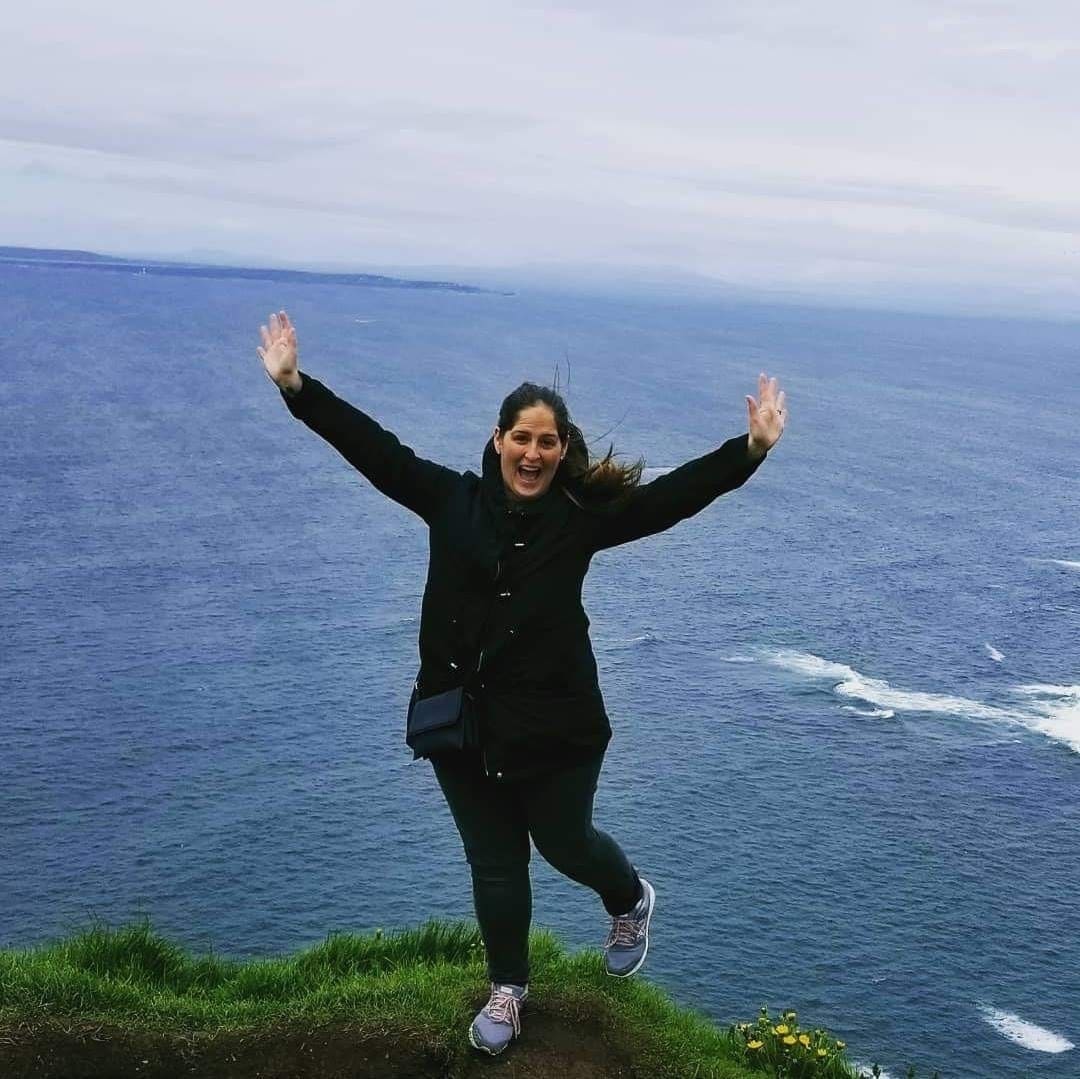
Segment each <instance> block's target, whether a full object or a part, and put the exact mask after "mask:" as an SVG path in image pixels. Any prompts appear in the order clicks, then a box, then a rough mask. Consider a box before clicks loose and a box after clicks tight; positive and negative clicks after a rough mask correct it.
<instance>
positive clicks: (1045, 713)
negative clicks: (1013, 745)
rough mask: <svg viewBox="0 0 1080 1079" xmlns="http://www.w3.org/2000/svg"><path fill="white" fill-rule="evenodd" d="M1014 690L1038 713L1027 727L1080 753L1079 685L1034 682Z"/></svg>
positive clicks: (1016, 687) (1014, 687) (1015, 687)
mask: <svg viewBox="0 0 1080 1079" xmlns="http://www.w3.org/2000/svg"><path fill="white" fill-rule="evenodd" d="M1012 690H1013V692H1014V693H1019V694H1021V695H1022V696H1024V697H1026V698H1027V699H1028V701H1029V703H1030V706H1031V707H1032V708H1033V709H1034V710H1035V715H1034V716H1033V717H1032V718H1031V719H1030V720H1029V721H1028V722H1027V723H1026V724H1025V726H1029V727H1031V728H1032V729H1034V730H1037V731H1042V733H1043V734H1046V735H1049V736H1050V737H1051V738H1056V739H1057V740H1058V741H1059V742H1064V743H1065V744H1066V745H1068V746H1070V747H1071V748H1072V749H1074V750H1076V752H1077V753H1080V685H1078V686H1054V685H1048V684H1046V683H1043V682H1033V683H1029V684H1026V685H1020V686H1013V687H1012Z"/></svg>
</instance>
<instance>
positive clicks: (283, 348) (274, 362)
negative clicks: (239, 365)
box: [255, 311, 302, 393]
mask: <svg viewBox="0 0 1080 1079" xmlns="http://www.w3.org/2000/svg"><path fill="white" fill-rule="evenodd" d="M259 332H260V333H261V334H262V348H256V349H255V351H256V352H257V353H258V354H259V359H260V360H262V362H263V367H265V368H266V373H267V375H268V376H269V378H270V380H271V381H272V382H273V383H274V384H275V385H277V386H279V387H281V388H282V389H286V390H291V391H292V392H293V393H295V392H296V391H297V390H299V389H300V387H301V385H302V384H301V382H300V374H299V372H298V371H297V369H296V364H297V359H298V350H297V347H296V328H295V327H294V326H293V324H292V323H291V322H290V321H289V316H288V315H287V314H285V312H284V311H278V312H276V313H273V314H271V315H270V329H267V328H266V327H265V326H260V327H259Z"/></svg>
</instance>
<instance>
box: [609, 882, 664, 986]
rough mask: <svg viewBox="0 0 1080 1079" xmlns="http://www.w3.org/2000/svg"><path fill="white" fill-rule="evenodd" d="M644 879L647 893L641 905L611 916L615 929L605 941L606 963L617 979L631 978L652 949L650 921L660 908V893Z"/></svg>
mask: <svg viewBox="0 0 1080 1079" xmlns="http://www.w3.org/2000/svg"><path fill="white" fill-rule="evenodd" d="M640 879H641V890H642V892H643V895H642V897H641V898H640V899H639V900H638V903H637V906H636V907H634V909H633V910H631V911H630V912H629V913H627V914H617V915H616V916H615V917H614V918H612V919H611V932H609V933H608V938H607V940H606V941H605V942H604V951H605V952H606V956H605V966H606V968H607V972H608V974H610V975H612V977H615V978H629V977H630V975H631V974H634V973H636V972H637V971H638V970H639V969H640V968H641V964H642V963H644V962H645V956H646V954H647V953H648V951H649V922H651V921H652V915H653V910H654V909H655V907H656V892H655V890H654V889H653V886H652V885H651V884H650V883H649V882H648V881H647V880H646V879H645V878H644V877H641V878H640Z"/></svg>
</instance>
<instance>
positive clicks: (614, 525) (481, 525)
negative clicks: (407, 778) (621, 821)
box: [281, 373, 764, 779]
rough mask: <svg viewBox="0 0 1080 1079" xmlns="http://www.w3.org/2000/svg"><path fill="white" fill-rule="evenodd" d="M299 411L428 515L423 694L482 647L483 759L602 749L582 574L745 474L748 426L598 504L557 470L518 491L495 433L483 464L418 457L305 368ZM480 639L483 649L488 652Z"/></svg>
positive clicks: (527, 765) (506, 764) (523, 771)
mask: <svg viewBox="0 0 1080 1079" xmlns="http://www.w3.org/2000/svg"><path fill="white" fill-rule="evenodd" d="M300 377H301V380H302V386H301V389H300V390H299V391H298V392H297V393H296V394H294V395H291V396H290V395H289V394H287V393H286V392H285V391H284V390H282V391H281V393H282V397H283V398H284V400H285V403H286V405H287V406H288V408H289V411H290V412H291V413H292V414H293V415H294V416H295V417H297V418H298V419H300V420H302V421H303V422H304V423H305V424H307V426H308V427H310V428H311V429H312V430H313V431H315V433H316V434H318V435H321V436H322V437H323V438H324V439H326V441H327V442H329V443H330V444H331V445H332V446H333V447H334V448H335V449H336V450H338V452H339V453H341V455H342V456H343V457H344V458H345V459H346V460H347V461H348V462H349V463H350V464H352V465H354V466H355V467H356V468H357V469H359V470H360V471H361V472H362V473H363V474H364V475H365V476H366V477H367V478H368V479H369V480H370V481H371V483H372V484H373V485H374V486H375V487H376V488H377V489H378V490H380V491H381V492H382V493H383V494H385V495H388V496H389V497H390V498H392V499H394V501H396V502H400V503H401V504H402V505H403V506H405V507H407V508H408V509H410V510H412V511H413V512H414V513H417V514H418V515H419V516H420V517H422V518H423V519H424V521H425V522H427V525H428V528H429V541H430V559H429V563H428V574H427V583H426V585H425V588H424V599H423V604H422V608H421V614H420V672H419V675H418V676H417V682H416V689H414V694H415V693H417V692H418V693H419V695H420V696H422V697H428V696H431V695H432V694H435V693H440V692H442V691H443V690H446V689H450V688H452V687H453V686H456V685H460V684H461V681H462V676H463V674H464V673H467V672H469V671H471V670H473V669H475V667H476V664H477V662H478V660H480V674H479V676H478V678H477V682H478V683H479V684H480V686H482V692H481V693H480V696H481V698H482V700H483V705H484V707H483V710H482V717H483V719H482V744H483V764H484V767H485V769H486V770H487V772H488V774H489V775H490V776H492V777H494V778H499V779H515V778H521V777H523V776H526V775H530V774H535V773H537V772H540V771H543V770H544V769H546V768H550V767H555V766H558V765H559V764H565V763H568V762H571V761H574V760H578V759H581V758H582V757H584V756H587V755H590V754H594V753H596V752H597V751H598V750H600V749H602V748H603V747H604V746H606V745H607V743H608V741H609V740H610V739H611V726H610V724H609V722H608V717H607V713H606V712H605V710H604V701H603V697H602V696H601V693H600V687H599V685H598V683H597V676H596V660H595V658H594V657H593V651H592V645H591V644H590V641H589V633H588V630H589V619H588V618H587V617H586V615H585V611H584V609H583V608H582V605H581V587H582V583H583V581H584V578H585V573H586V571H587V570H588V568H589V561H590V559H591V558H592V556H593V554H594V553H595V552H597V551H600V550H603V549H604V548H606V547H614V546H616V545H617V544H620V543H627V542H629V541H630V540H635V539H639V538H641V537H642V536H649V535H652V534H654V533H656V532H662V531H663V530H664V529H667V528H670V527H671V526H672V525H674V524H675V523H677V522H678V521H681V520H683V519H685V518H687V517H690V516H692V515H693V514H695V513H697V512H698V511H699V510H701V509H703V508H704V507H705V506H707V505H708V504H709V503H710V502H712V501H713V499H715V498H716V497H717V496H719V495H721V494H723V493H724V492H726V491H730V490H733V489H734V488H736V487H738V486H740V485H741V484H743V483H745V482H746V480H748V479H749V478H750V476H751V475H752V474H753V472H754V471H755V469H756V468H757V467H758V465H759V464H760V463H761V461H762V460H764V457H761V458H757V459H751V458H750V456H749V454H748V452H747V440H748V437H749V436H748V435H745V434H743V435H739V436H738V437H736V438H731V439H728V441H726V442H725V443H724V444H723V445H722V446H720V448H719V449H716V450H714V451H713V452H711V453H708V454H706V455H705V456H704V457H699V458H697V459H696V460H693V461H689V462H687V463H686V464H684V465H681V466H680V467H679V468H676V469H673V470H672V471H671V472H668V473H667V474H666V475H663V476H660V477H658V478H657V479H654V480H653V481H652V482H651V483H646V484H642V485H641V486H640V487H638V488H637V489H636V490H634V491H633V492H632V493H631V495H630V496H629V497H628V498H626V499H625V500H624V501H623V502H622V503H621V504H619V505H618V506H616V507H608V508H605V509H595V510H594V509H586V508H583V507H582V506H581V505H579V504H578V502H577V501H574V500H572V499H571V498H570V497H569V496H568V495H567V494H566V492H565V490H564V488H563V486H562V484H561V483H560V476H559V474H558V473H556V475H555V478H554V480H553V481H552V484H551V487H550V488H549V489H548V490H547V491H546V492H545V493H544V494H543V495H542V496H541V497H540V498H538V499H535V500H531V501H528V502H518V501H513V500H507V499H506V497H505V494H504V488H503V483H502V475H501V472H500V469H499V457H498V454H496V453H495V450H494V447H493V446H492V444H491V439H490V438H489V439H488V441H487V445H486V446H485V449H484V457H483V476H482V477H481V476H477V475H476V474H475V473H473V472H465V473H460V472H455V471H453V470H452V469H449V468H444V467H443V466H442V465H438V464H434V463H433V462H431V461H426V460H424V459H423V458H420V457H417V456H416V454H415V453H413V451H412V450H411V449H409V448H408V447H407V446H403V445H402V444H401V443H400V442H399V441H398V439H397V438H395V437H394V435H392V434H391V433H390V432H389V431H386V430H385V429H383V428H382V427H380V426H379V424H377V423H376V422H375V421H374V420H373V419H371V417H369V416H367V415H366V414H365V413H363V412H361V411H360V410H359V409H357V408H354V407H353V406H352V405H350V404H349V403H348V402H346V401H343V400H342V399H341V398H339V397H337V396H336V395H335V394H334V393H332V392H331V391H330V390H329V389H328V388H327V387H326V386H324V385H323V384H322V383H321V382H320V381H319V380H318V379H316V378H312V377H311V376H310V375H307V374H304V373H301V376H300ZM481 652H482V657H481Z"/></svg>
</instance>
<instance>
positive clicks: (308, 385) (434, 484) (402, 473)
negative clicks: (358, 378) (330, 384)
mask: <svg viewBox="0 0 1080 1079" xmlns="http://www.w3.org/2000/svg"><path fill="white" fill-rule="evenodd" d="M300 380H301V386H300V389H299V390H297V392H296V393H295V394H289V393H287V392H286V391H285V390H282V389H280V388H279V392H280V393H281V396H282V398H283V400H284V401H285V404H286V406H287V407H288V409H289V411H290V412H291V413H292V414H293V415H294V416H295V417H296V418H297V419H298V420H302V421H303V422H304V423H305V424H307V426H308V427H310V428H311V429H312V430H313V431H314V432H315V433H316V434H317V435H320V436H321V437H322V438H324V439H326V441H327V442H329V443H330V445H331V446H333V447H334V449H336V450H337V451H338V453H340V454H341V455H342V457H344V458H345V460H346V461H348V462H349V464H351V465H352V466H353V467H354V468H356V469H358V470H359V471H360V472H362V473H363V474H364V475H365V476H366V477H367V478H368V479H369V480H370V481H371V484H372V486H373V487H375V488H376V489H377V490H379V491H381V492H382V493H383V494H384V495H386V496H387V497H389V498H392V499H393V500H394V501H395V502H400V503H401V505H403V506H405V507H406V508H407V509H410V510H412V511H413V513H416V514H419V515H420V516H421V517H422V518H423V519H424V520H425V521H429V522H430V520H431V518H432V516H433V515H434V514H435V513H436V512H437V510H438V508H439V506H440V505H441V504H442V503H443V502H444V500H445V499H446V498H448V497H449V495H450V493H451V491H452V490H453V489H454V486H455V485H456V484H457V483H458V482H460V480H461V476H460V475H459V474H458V473H457V472H454V471H453V470H452V469H449V468H444V467H443V466H442V465H438V464H435V463H434V462H432V461H426V460H424V458H422V457H417V455H416V454H415V453H413V451H412V450H411V449H409V447H408V446H403V445H402V444H401V443H400V442H399V441H398V440H397V438H396V437H395V436H394V435H392V434H391V433H390V432H389V431H387V430H385V429H384V428H382V427H380V426H379V424H377V423H376V422H375V421H374V420H373V419H372V418H371V417H370V416H368V415H367V414H366V413H364V412H361V411H360V409H358V408H354V407H353V406H352V405H350V404H349V403H348V401H343V400H342V399H341V398H340V397H338V396H336V395H335V394H334V393H332V392H331V391H330V390H329V389H328V388H327V387H326V386H324V385H323V384H322V383H321V382H320V381H319V380H318V379H317V378H312V377H311V375H307V374H304V373H303V372H302V371H301V372H300Z"/></svg>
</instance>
